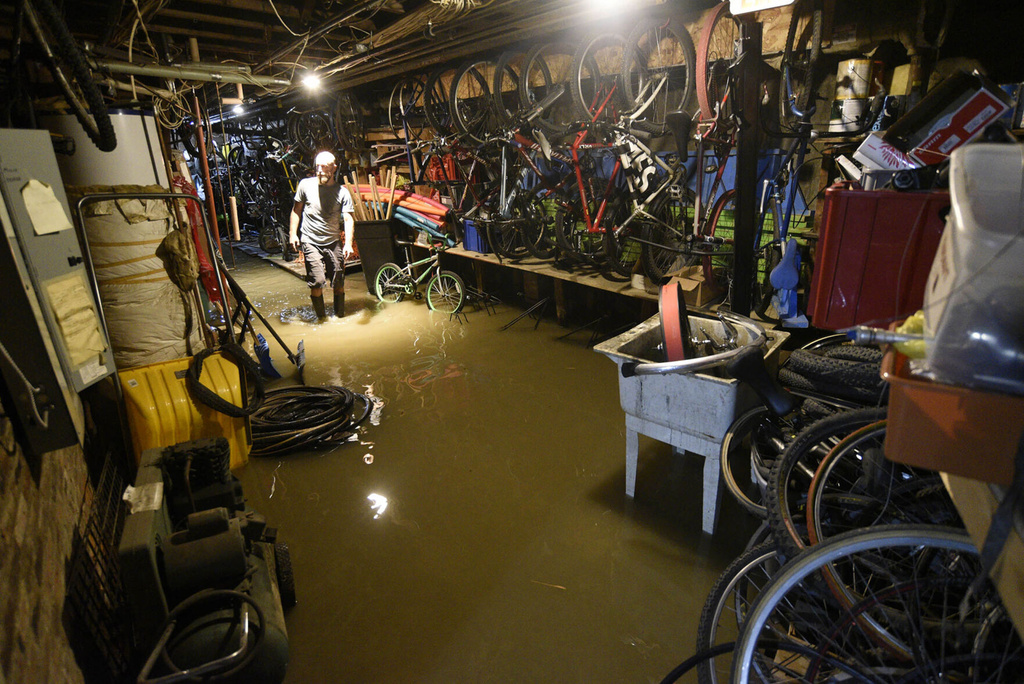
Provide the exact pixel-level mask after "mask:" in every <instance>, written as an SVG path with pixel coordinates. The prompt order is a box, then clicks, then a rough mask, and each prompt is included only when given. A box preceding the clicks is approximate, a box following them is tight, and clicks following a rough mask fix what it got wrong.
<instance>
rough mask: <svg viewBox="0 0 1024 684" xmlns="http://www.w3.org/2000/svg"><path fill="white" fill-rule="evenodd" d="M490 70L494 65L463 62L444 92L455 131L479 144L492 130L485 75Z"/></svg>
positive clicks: (491, 113)
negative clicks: (448, 87)
mask: <svg viewBox="0 0 1024 684" xmlns="http://www.w3.org/2000/svg"><path fill="white" fill-rule="evenodd" d="M493 69H494V62H488V61H484V60H471V61H468V62H466V63H464V64H463V65H462V66H461V67H459V70H458V71H456V72H455V76H454V77H453V78H452V85H451V90H450V91H449V93H448V107H449V110H450V111H451V113H452V121H453V122H454V123H455V128H456V130H457V131H458V132H459V133H461V134H462V135H465V136H467V137H469V138H470V139H472V140H475V141H476V142H478V143H482V142H484V141H485V140H487V138H488V137H489V136H490V135H491V134H492V132H493V131H494V130H495V128H496V124H497V122H496V120H495V115H494V111H493V109H492V107H491V104H492V103H491V87H490V85H489V84H488V83H487V80H488V79H487V74H490V73H491V72H492V71H493Z"/></svg>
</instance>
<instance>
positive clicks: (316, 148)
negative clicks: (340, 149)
mask: <svg viewBox="0 0 1024 684" xmlns="http://www.w3.org/2000/svg"><path fill="white" fill-rule="evenodd" d="M290 128H291V130H292V135H293V139H294V140H295V142H296V143H298V145H299V147H300V148H302V151H303V152H305V153H306V154H308V155H314V154H317V153H318V152H320V151H322V150H326V149H330V148H332V147H334V140H335V138H334V125H333V124H332V122H331V117H330V116H329V115H328V114H327V113H325V112H320V111H312V112H303V113H301V114H293V115H292V119H291V121H290Z"/></svg>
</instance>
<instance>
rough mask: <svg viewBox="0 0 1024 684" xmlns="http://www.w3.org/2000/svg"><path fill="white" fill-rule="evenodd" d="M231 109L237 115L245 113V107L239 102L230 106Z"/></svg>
mask: <svg viewBox="0 0 1024 684" xmlns="http://www.w3.org/2000/svg"><path fill="white" fill-rule="evenodd" d="M231 111H233V112H234V113H235V114H237V115H238V116H241V115H242V114H245V107H243V106H242V105H240V104H236V105H235V106H234V107H232V108H231Z"/></svg>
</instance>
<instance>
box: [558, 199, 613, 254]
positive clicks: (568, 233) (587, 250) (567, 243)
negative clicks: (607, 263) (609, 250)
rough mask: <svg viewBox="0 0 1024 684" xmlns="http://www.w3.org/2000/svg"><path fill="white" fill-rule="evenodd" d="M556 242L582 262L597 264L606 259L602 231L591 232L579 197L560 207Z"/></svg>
mask: <svg viewBox="0 0 1024 684" xmlns="http://www.w3.org/2000/svg"><path fill="white" fill-rule="evenodd" d="M555 242H556V244H557V245H558V248H559V249H560V250H561V251H562V253H563V254H565V255H566V256H568V257H570V258H572V259H575V260H577V261H580V262H582V263H585V264H590V265H592V266H596V265H599V264H601V263H602V262H603V261H604V239H603V237H602V235H601V233H600V232H598V231H594V232H591V231H590V229H589V228H588V227H587V220H586V218H585V217H584V216H583V205H582V203H581V202H580V198H579V197H573V198H571V199H570V200H569V201H567V202H566V203H565V204H564V205H562V206H560V207H559V208H558V212H557V213H556V215H555Z"/></svg>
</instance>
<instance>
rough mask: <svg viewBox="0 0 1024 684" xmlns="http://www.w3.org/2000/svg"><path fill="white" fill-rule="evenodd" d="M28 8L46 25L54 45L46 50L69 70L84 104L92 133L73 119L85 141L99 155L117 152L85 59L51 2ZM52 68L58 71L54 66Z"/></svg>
mask: <svg viewBox="0 0 1024 684" xmlns="http://www.w3.org/2000/svg"><path fill="white" fill-rule="evenodd" d="M32 7H33V9H35V10H36V12H37V14H38V15H39V20H40V22H41V23H43V24H46V25H47V26H48V27H49V29H50V31H52V32H53V37H54V38H55V39H56V44H51V45H50V49H51V50H52V51H53V53H54V54H55V55H56V56H57V57H59V58H60V59H61V61H63V62H64V63H65V64H66V65H67V66H68V67H70V68H71V76H72V77H73V78H74V80H75V82H76V83H78V87H79V89H80V90H81V91H82V96H83V97H84V98H85V104H86V106H87V107H88V109H89V112H90V113H91V114H92V119H93V121H94V122H95V127H96V128H95V130H93V127H92V126H91V125H90V123H91V122H88V121H82V120H81V117H79V116H78V114H77V113H76V114H75V116H76V118H78V119H79V122H80V123H81V124H82V128H83V129H85V132H86V133H87V134H88V136H89V139H90V140H92V141H93V143H95V144H96V147H97V148H99V150H100V151H101V152H112V151H113V150H114V149H116V148H117V134H116V133H115V132H114V124H113V123H112V122H111V121H110V112H109V111H108V109H107V104H106V102H105V101H104V100H103V94H102V93H100V89H99V87H98V86H97V85H96V82H95V81H94V80H93V78H92V69H90V68H89V64H88V62H86V60H85V56H84V55H83V54H82V51H81V50H80V49H79V47H78V44H77V43H76V42H75V40H74V38H73V37H72V36H71V31H69V30H68V27H67V24H65V23H64V19H63V18H62V17H61V15H60V13H59V12H58V11H57V8H56V7H55V6H54V4H53V2H51V0H32ZM54 68H60V67H59V66H57V65H54ZM61 71H63V69H61ZM66 76H67V75H66V74H65V77H66ZM65 97H70V95H65ZM72 109H74V107H72Z"/></svg>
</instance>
